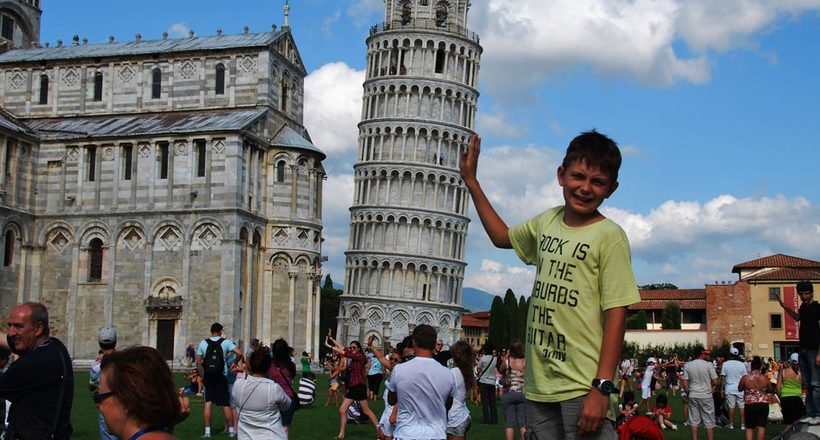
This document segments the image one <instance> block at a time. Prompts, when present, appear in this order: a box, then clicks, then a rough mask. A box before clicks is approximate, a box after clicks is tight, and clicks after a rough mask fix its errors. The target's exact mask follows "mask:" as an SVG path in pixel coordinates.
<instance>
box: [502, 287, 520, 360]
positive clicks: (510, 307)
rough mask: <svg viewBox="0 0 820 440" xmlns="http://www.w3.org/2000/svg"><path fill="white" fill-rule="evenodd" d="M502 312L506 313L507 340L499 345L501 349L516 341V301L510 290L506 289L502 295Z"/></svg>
mask: <svg viewBox="0 0 820 440" xmlns="http://www.w3.org/2000/svg"><path fill="white" fill-rule="evenodd" d="M504 310H506V312H507V339H506V340H505V341H503V343H502V344H501V346H502V347H509V346H510V343H511V342H512V340H513V339H518V320H519V319H520V318H519V317H518V300H517V299H515V293H514V292H513V291H512V289H507V292H506V293H505V294H504Z"/></svg>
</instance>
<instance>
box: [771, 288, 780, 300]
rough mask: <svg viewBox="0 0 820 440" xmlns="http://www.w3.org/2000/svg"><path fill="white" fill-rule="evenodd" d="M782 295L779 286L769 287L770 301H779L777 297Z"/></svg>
mask: <svg viewBox="0 0 820 440" xmlns="http://www.w3.org/2000/svg"><path fill="white" fill-rule="evenodd" d="M779 296H780V288H779V287H769V301H777V297H779Z"/></svg>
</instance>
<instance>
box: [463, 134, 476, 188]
mask: <svg viewBox="0 0 820 440" xmlns="http://www.w3.org/2000/svg"><path fill="white" fill-rule="evenodd" d="M479 154H481V137H480V136H479V135H477V134H474V135H473V137H471V138H470V146H469V147H468V148H467V150H466V151H464V152H463V153H461V161H460V162H459V169H460V171H461V178H462V179H464V182H467V181H468V180H475V178H476V172H477V170H478V155H479Z"/></svg>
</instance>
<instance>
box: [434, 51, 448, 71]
mask: <svg viewBox="0 0 820 440" xmlns="http://www.w3.org/2000/svg"><path fill="white" fill-rule="evenodd" d="M445 59H446V55H445V54H444V49H443V48H439V50H437V51H436V73H444V62H445Z"/></svg>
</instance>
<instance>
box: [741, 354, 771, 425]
mask: <svg viewBox="0 0 820 440" xmlns="http://www.w3.org/2000/svg"><path fill="white" fill-rule="evenodd" d="M762 368H763V360H762V359H761V358H760V356H755V357H754V358H752V372H751V373H749V374H747V375H745V376H743V377H742V378H740V384H738V386H737V389H738V391H743V402H744V403H745V404H746V411H745V413H744V414H743V416H744V418H745V424H746V440H752V438H753V437H754V434H755V432H756V433H757V440H763V439H764V438H765V437H766V422H767V421H768V417H769V395H770V394H771V388H772V386H771V383H770V381H769V378H768V377H766V375H765V374H763V373H762V372H761V370H762Z"/></svg>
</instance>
